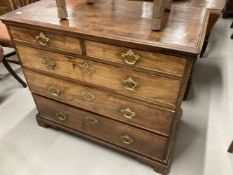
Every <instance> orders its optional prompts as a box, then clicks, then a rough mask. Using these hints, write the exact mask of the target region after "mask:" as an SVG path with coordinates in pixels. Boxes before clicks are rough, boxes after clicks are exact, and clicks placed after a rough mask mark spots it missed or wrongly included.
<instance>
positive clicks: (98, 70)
mask: <svg viewBox="0 0 233 175" xmlns="http://www.w3.org/2000/svg"><path fill="white" fill-rule="evenodd" d="M17 50H18V52H19V54H20V58H21V61H22V64H23V65H24V66H27V67H31V68H35V69H39V70H42V71H46V72H49V73H53V74H57V75H61V76H65V77H69V78H72V79H76V80H80V81H83V82H86V83H90V84H94V85H97V86H99V87H103V88H107V89H109V90H111V91H114V92H116V93H120V94H122V95H126V96H129V97H133V98H137V99H139V100H143V101H147V102H150V103H155V104H160V105H161V104H163V105H167V106H170V107H171V108H175V105H176V102H177V97H178V94H179V89H180V86H181V82H180V81H178V80H172V79H168V78H163V77H159V76H151V75H148V74H143V73H139V72H136V71H130V70H127V69H123V68H117V67H114V66H110V65H105V64H101V63H96V62H93V61H87V60H84V59H81V58H78V57H70V56H65V55H62V54H57V53H53V52H48V51H42V50H37V49H33V48H30V47H23V46H20V45H18V46H17Z"/></svg>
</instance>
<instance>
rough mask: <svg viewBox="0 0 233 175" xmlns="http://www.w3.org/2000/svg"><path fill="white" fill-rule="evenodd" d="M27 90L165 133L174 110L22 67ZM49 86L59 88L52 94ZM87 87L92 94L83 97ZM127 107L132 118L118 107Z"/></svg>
mask: <svg viewBox="0 0 233 175" xmlns="http://www.w3.org/2000/svg"><path fill="white" fill-rule="evenodd" d="M24 73H25V76H26V78H27V82H28V84H29V87H30V90H31V91H32V92H34V93H36V94H39V95H42V96H46V97H49V98H52V99H55V100H58V101H61V102H64V103H67V104H69V105H72V106H75V107H79V108H82V109H85V110H88V111H93V112H95V113H97V114H100V115H103V116H106V117H109V118H112V119H115V120H118V121H121V122H125V123H127V124H130V125H134V126H136V127H139V128H142V129H146V130H148V131H151V132H156V133H159V134H162V135H165V136H168V135H169V132H170V127H171V124H172V121H173V117H174V111H169V110H166V109H162V108H158V107H156V106H151V105H146V104H144V103H139V102H137V101H134V100H131V99H129V98H125V97H119V96H117V95H116V94H112V93H111V92H106V91H102V90H99V89H96V88H93V87H88V86H84V85H81V84H77V83H72V82H69V81H65V80H61V79H57V78H52V77H49V76H46V75H43V74H37V73H33V72H31V71H28V70H24ZM50 86H56V87H57V88H58V89H60V90H61V91H62V92H61V94H60V95H59V96H54V95H53V94H51V93H50V92H49V91H48V88H49V87H50ZM85 91H88V92H89V93H91V94H92V95H94V96H95V99H93V100H87V99H85V98H84V97H83V95H82V93H83V92H85ZM126 108H129V109H131V110H132V111H133V112H135V116H133V117H132V118H129V117H125V116H124V115H123V114H124V113H123V112H122V111H121V110H122V109H126Z"/></svg>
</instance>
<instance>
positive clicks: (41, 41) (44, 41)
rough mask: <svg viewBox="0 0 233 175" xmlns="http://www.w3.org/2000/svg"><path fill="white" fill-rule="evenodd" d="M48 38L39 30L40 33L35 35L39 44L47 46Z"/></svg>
mask: <svg viewBox="0 0 233 175" xmlns="http://www.w3.org/2000/svg"><path fill="white" fill-rule="evenodd" d="M49 40H50V39H49V38H47V37H46V36H45V34H44V33H43V32H40V34H39V35H38V36H36V42H37V44H39V45H41V46H48V43H49Z"/></svg>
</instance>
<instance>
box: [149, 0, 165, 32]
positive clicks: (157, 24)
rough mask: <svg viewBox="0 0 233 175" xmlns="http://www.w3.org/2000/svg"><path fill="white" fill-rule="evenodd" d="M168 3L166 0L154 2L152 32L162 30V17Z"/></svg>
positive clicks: (155, 0)
mask: <svg viewBox="0 0 233 175" xmlns="http://www.w3.org/2000/svg"><path fill="white" fill-rule="evenodd" d="M165 4H166V2H165V1H164V0H154V5H153V17H152V26H151V28H152V30H161V24H162V17H163V13H164V8H165Z"/></svg>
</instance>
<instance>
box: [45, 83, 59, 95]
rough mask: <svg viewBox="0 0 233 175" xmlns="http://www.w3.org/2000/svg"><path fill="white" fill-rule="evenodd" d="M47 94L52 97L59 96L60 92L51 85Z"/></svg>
mask: <svg viewBox="0 0 233 175" xmlns="http://www.w3.org/2000/svg"><path fill="white" fill-rule="evenodd" d="M48 92H50V93H51V94H52V95H53V96H59V95H60V94H61V90H60V89H58V88H57V87H56V86H54V85H52V86H50V87H49V88H48Z"/></svg>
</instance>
